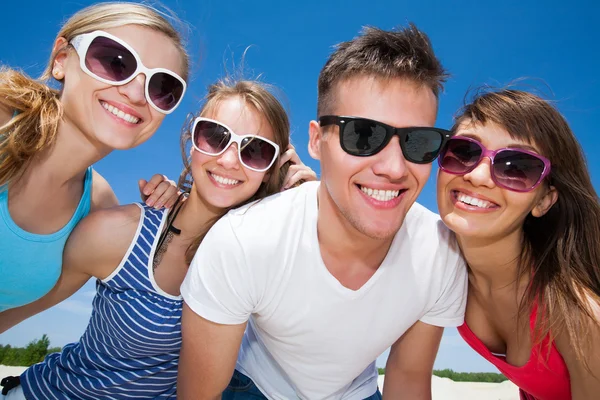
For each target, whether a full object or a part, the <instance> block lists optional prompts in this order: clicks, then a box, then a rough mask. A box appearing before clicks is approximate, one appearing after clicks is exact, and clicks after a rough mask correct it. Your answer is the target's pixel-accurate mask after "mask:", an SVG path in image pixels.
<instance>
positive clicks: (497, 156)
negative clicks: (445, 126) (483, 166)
mask: <svg viewBox="0 0 600 400" xmlns="http://www.w3.org/2000/svg"><path fill="white" fill-rule="evenodd" d="M484 158H489V159H490V161H491V166H490V174H491V177H492V180H493V181H494V183H495V184H496V185H497V186H499V187H502V188H505V189H508V190H512V191H514V192H529V191H532V190H533V189H535V188H536V187H537V186H538V185H539V184H540V183H541V182H542V181H543V180H544V178H545V177H546V176H548V174H550V160H548V159H547V158H545V157H542V156H540V155H539V154H536V153H534V152H532V151H528V150H523V149H517V148H503V149H498V150H488V149H486V148H485V147H484V146H483V145H482V144H481V143H479V142H478V141H477V140H475V139H471V138H469V137H464V136H453V137H452V138H450V139H449V140H448V142H447V143H446V145H445V146H444V148H443V149H442V151H441V153H440V156H439V158H438V164H439V166H440V169H441V170H442V171H444V172H447V173H449V174H454V175H464V174H468V173H469V172H471V171H473V170H474V169H475V168H476V167H477V166H478V165H479V163H480V162H481V160H483V159H484Z"/></svg>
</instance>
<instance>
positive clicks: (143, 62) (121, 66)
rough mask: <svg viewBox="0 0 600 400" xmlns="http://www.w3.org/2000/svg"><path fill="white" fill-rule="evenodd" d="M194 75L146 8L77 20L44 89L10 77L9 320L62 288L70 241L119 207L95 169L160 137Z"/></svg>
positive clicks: (164, 26) (2, 263)
mask: <svg viewBox="0 0 600 400" xmlns="http://www.w3.org/2000/svg"><path fill="white" fill-rule="evenodd" d="M187 75H188V56H187V54H186V52H185V49H184V47H183V45H182V40H181V37H180V35H179V33H178V32H177V31H176V30H175V28H174V27H173V25H172V24H171V23H169V21H168V20H167V19H166V18H164V17H163V16H162V15H161V14H160V13H159V12H158V11H156V10H154V9H152V8H150V7H147V6H144V5H141V4H136V3H101V4H98V5H94V6H91V7H88V8H85V9H83V10H81V11H79V12H78V13H76V14H75V15H73V16H72V17H71V18H70V19H69V20H68V21H67V22H66V23H65V24H64V25H63V27H62V28H61V29H60V31H59V33H58V35H57V38H56V40H55V42H54V48H53V50H52V55H51V57H50V62H49V63H48V66H47V68H46V71H45V72H44V73H43V75H42V78H41V79H40V80H33V79H30V78H29V77H27V76H25V75H24V74H22V73H20V72H18V71H16V70H13V69H9V68H6V67H2V68H0V254H1V256H0V275H1V276H2V285H1V287H0V312H2V311H4V310H8V309H10V308H14V307H18V306H22V305H24V304H28V303H31V302H32V301H34V300H36V299H38V298H40V297H42V296H43V295H44V294H46V293H47V292H48V291H49V290H50V289H51V288H52V287H53V286H54V284H55V283H56V282H57V280H58V277H59V275H60V272H61V265H62V253H63V248H64V245H65V242H66V240H67V238H68V236H69V233H70V232H71V231H72V230H73V228H74V227H75V226H76V225H77V223H78V222H79V221H80V220H81V219H82V218H83V217H84V216H85V215H87V214H88V213H89V212H90V211H91V210H95V209H100V208H107V207H111V206H114V205H117V200H116V197H115V195H114V193H113V192H112V189H111V188H110V186H109V185H108V184H107V182H106V181H105V180H104V179H103V178H102V177H101V176H100V175H98V174H97V173H96V172H95V171H94V170H93V169H92V167H91V165H92V164H94V163H95V162H97V161H99V160H100V159H102V158H103V157H105V156H106V155H108V154H109V153H110V152H111V151H112V150H115V149H129V148H132V147H135V146H137V145H139V144H141V143H143V142H145V141H146V140H147V139H148V138H150V137H151V136H152V135H153V134H154V133H155V132H156V130H157V129H158V127H159V126H160V124H161V122H162V120H163V118H164V117H165V116H166V115H167V114H169V113H171V112H172V111H173V110H174V109H175V108H176V107H177V106H178V104H179V102H180V101H181V99H182V96H183V95H184V93H185V88H186V79H187ZM51 79H54V80H56V81H57V82H59V83H60V86H61V89H60V90H54V89H52V88H50V87H49V86H48V85H47V81H49V80H51ZM159 180H160V179H159ZM155 184H156V179H153V180H152V181H151V185H150V187H147V188H146V190H147V193H146V194H149V193H148V192H152V190H153V189H154V187H155ZM166 187H167V188H168V187H169V185H168V184H167V185H166ZM161 190H163V191H166V192H167V196H166V197H169V195H171V196H172V197H176V193H175V189H174V188H173V189H172V190H170V191H169V189H165V187H164V186H163V187H162V188H161ZM153 196H154V197H153V199H152V201H154V200H155V199H156V197H158V196H157V195H156V193H154V194H153ZM161 199H162V200H160V202H159V204H158V205H159V206H160V205H162V204H160V203H163V204H166V205H167V206H169V205H171V203H170V202H168V201H166V200H165V199H164V198H161ZM4 318H5V317H4V314H3V313H2V314H0V321H1V320H2V319H4Z"/></svg>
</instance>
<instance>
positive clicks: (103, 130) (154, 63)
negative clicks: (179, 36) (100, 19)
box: [53, 25, 183, 151]
mask: <svg viewBox="0 0 600 400" xmlns="http://www.w3.org/2000/svg"><path fill="white" fill-rule="evenodd" d="M104 31H105V32H107V33H109V34H112V35H114V36H116V37H118V38H119V39H121V40H123V41H125V42H126V43H127V44H129V46H131V47H132V48H133V49H134V50H135V51H136V52H137V54H138V55H139V58H140V59H141V61H142V63H143V64H144V65H145V66H146V67H147V68H165V69H168V70H170V71H173V72H175V73H176V74H178V75H181V74H182V70H183V58H182V55H181V53H180V51H179V50H178V49H177V47H176V46H175V44H174V43H173V41H172V40H171V39H169V38H168V37H167V36H166V35H165V34H163V33H160V32H157V31H155V30H153V29H149V28H145V27H142V26H138V25H125V26H122V27H118V28H111V29H105V30H104ZM64 44H65V41H64V39H62V38H61V39H59V40H58V41H57V43H56V45H55V46H57V47H62V46H64ZM53 75H54V77H55V78H59V79H61V78H64V81H63V83H64V86H63V90H62V93H61V102H62V104H63V106H64V112H65V124H67V125H70V126H71V127H72V128H75V129H76V130H78V131H80V132H82V133H83V135H84V136H85V137H86V138H87V139H88V140H89V141H90V142H92V143H93V144H94V145H95V146H96V147H97V148H99V149H100V150H101V151H110V150H113V149H129V148H132V147H135V146H137V145H139V144H141V143H143V142H145V141H146V140H148V139H149V138H150V136H152V135H153V134H154V133H155V132H156V130H157V129H158V127H159V126H160V124H161V123H162V120H163V118H164V117H165V114H163V113H160V112H159V111H157V110H155V109H154V108H153V107H152V106H151V105H150V103H149V102H148V101H147V99H146V96H145V81H146V76H145V75H144V74H139V75H138V76H136V77H135V78H134V79H133V80H132V81H130V82H129V83H127V84H125V85H121V86H114V85H110V84H107V83H103V82H100V81H98V80H96V79H95V78H93V77H91V76H89V75H87V74H86V73H85V72H84V71H83V70H82V69H81V67H80V65H79V56H78V54H77V52H76V51H75V50H74V49H73V48H72V47H68V48H67V50H65V51H61V52H60V53H59V54H58V55H57V57H56V59H55V61H54V65H53Z"/></svg>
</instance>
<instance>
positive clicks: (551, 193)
mask: <svg viewBox="0 0 600 400" xmlns="http://www.w3.org/2000/svg"><path fill="white" fill-rule="evenodd" d="M557 200H558V191H557V190H556V188H555V187H554V186H550V187H549V188H548V191H547V192H546V193H545V194H544V195H543V196H542V198H541V199H540V201H539V202H538V203H537V205H536V206H535V207H534V208H533V210H531V215H533V216H534V217H536V218H539V217H542V216H544V215H545V214H546V213H547V212H548V210H550V208H552V206H553V205H554V203H556V201H557Z"/></svg>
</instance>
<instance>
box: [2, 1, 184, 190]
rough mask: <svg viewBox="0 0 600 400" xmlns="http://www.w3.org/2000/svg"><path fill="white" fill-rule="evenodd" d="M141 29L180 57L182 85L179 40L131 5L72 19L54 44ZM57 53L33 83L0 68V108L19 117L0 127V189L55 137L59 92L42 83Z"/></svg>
mask: <svg viewBox="0 0 600 400" xmlns="http://www.w3.org/2000/svg"><path fill="white" fill-rule="evenodd" d="M128 24H129V25H139V26H144V27H147V28H150V29H153V30H156V31H158V32H161V33H163V34H165V35H167V37H169V38H170V39H171V40H172V41H173V43H174V44H175V46H176V47H177V48H178V49H179V51H180V53H181V57H182V68H183V74H182V77H183V78H184V79H186V80H187V76H188V70H189V65H188V64H189V60H188V56H187V53H186V51H185V49H184V47H183V42H182V38H181V36H180V35H179V33H178V32H177V30H176V29H175V28H174V27H173V25H172V24H171V23H170V22H169V21H167V19H166V18H165V17H163V16H162V15H161V13H160V12H159V11H158V10H155V9H153V8H150V7H148V6H145V5H142V4H136V3H113V2H108V3H100V4H96V5H93V6H90V7H86V8H84V9H83V10H80V11H79V12H77V13H76V14H74V15H73V16H72V17H71V18H69V20H68V21H67V22H66V23H65V24H64V25H63V27H62V28H61V30H60V32H58V35H57V38H59V37H63V38H65V39H66V40H67V42H69V41H70V40H71V39H73V38H74V37H75V36H77V35H80V34H83V33H88V32H93V31H95V30H102V29H110V28H115V27H118V26H123V25H128ZM62 50H64V49H58V50H57V51H55V52H54V53H53V54H52V55H51V56H50V61H49V62H48V65H47V67H46V69H45V71H44V73H43V74H42V76H41V77H40V79H39V80H34V79H31V78H29V77H27V76H26V75H25V74H23V73H21V72H18V71H15V70H12V69H9V68H6V67H2V68H0V104H1V105H3V106H4V107H5V108H8V109H11V110H16V111H17V112H18V113H19V114H18V115H17V116H16V117H15V118H13V119H11V120H10V121H9V122H8V123H7V124H5V125H4V126H0V186H1V185H4V184H6V183H8V182H9V181H11V180H12V179H14V178H18V176H19V175H20V173H22V172H23V170H24V167H25V166H26V165H27V162H28V161H29V160H31V158H32V157H33V156H34V155H35V154H37V153H38V152H40V151H42V150H44V149H48V148H50V147H51V146H52V145H53V144H54V142H55V140H56V135H57V133H58V127H59V124H60V121H61V119H62V116H63V108H62V104H61V101H60V92H59V91H58V90H54V89H51V88H50V87H48V86H47V85H46V82H47V81H49V80H50V79H51V78H52V67H53V63H54V59H55V57H56V56H57V54H58V53H59V52H60V51H62Z"/></svg>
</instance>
